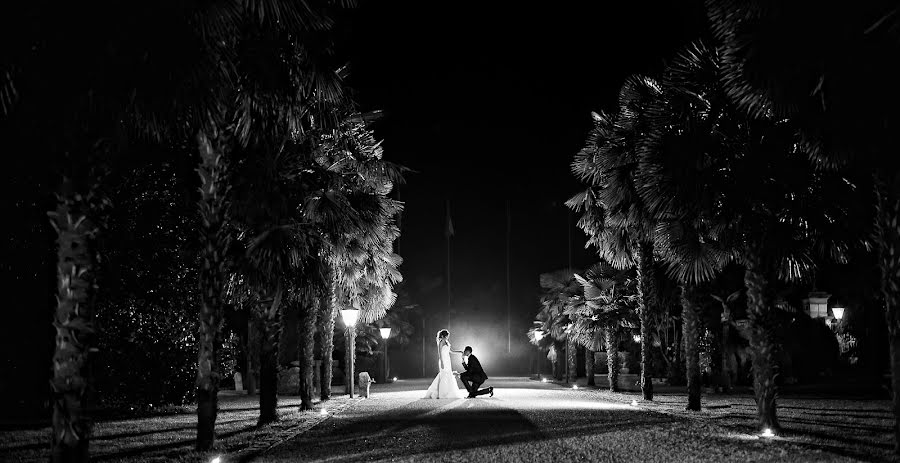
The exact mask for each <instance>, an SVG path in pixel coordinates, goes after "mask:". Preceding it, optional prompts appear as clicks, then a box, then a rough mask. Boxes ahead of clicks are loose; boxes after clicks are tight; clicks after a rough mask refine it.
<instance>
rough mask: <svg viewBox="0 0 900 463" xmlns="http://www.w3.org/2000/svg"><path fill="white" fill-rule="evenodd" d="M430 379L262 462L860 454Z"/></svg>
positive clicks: (568, 394) (362, 406)
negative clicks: (444, 394)
mask: <svg viewBox="0 0 900 463" xmlns="http://www.w3.org/2000/svg"><path fill="white" fill-rule="evenodd" d="M428 383H429V381H428V380H424V379H423V380H406V381H402V380H401V381H398V382H396V383H393V384H386V385H374V386H373V388H372V397H370V398H369V399H364V400H360V401H359V402H357V403H356V404H354V405H352V406H351V407H348V408H346V409H345V410H344V411H342V412H341V413H338V414H335V415H334V416H332V417H330V418H329V419H327V420H325V421H324V422H322V423H321V424H319V425H318V426H316V427H314V428H312V429H311V430H309V431H308V432H306V433H304V434H302V435H300V436H297V437H295V438H294V439H291V440H289V441H286V442H285V443H283V444H281V445H279V446H277V447H275V448H273V449H271V451H270V452H268V453H267V454H264V455H262V456H260V457H259V458H258V459H257V460H255V461H260V462H262V461H265V462H282V461H285V462H286V461H299V462H307V461H309V462H312V461H315V462H357V461H398V462H417V463H421V462H429V461H447V462H450V461H452V462H491V461H525V462H528V461H550V462H554V461H555V462H568V461H601V462H619V461H621V462H627V461H641V462H654V461H659V462H672V461H709V462H726V461H731V462H746V461H790V462H791V463H796V462H805V461H810V462H812V461H816V462H820V461H857V460H853V459H850V458H848V457H846V456H842V455H837V454H832V453H827V452H823V451H820V450H816V449H809V448H804V447H802V446H797V445H793V444H791V443H790V442H785V441H778V440H770V439H760V438H758V437H757V436H753V435H746V434H739V433H735V432H734V431H729V430H725V429H722V428H717V427H713V426H710V425H708V424H705V423H704V422H702V421H695V420H690V419H684V418H680V417H676V416H671V415H665V414H660V413H656V412H652V411H649V410H645V409H642V408H641V407H640V406H638V407H632V406H630V405H629V404H625V403H617V402H611V401H605V400H603V399H601V398H600V397H599V395H598V394H597V391H596V390H588V389H579V390H572V389H568V388H564V387H562V386H559V385H556V384H552V383H547V384H544V383H539V382H536V381H531V380H528V379H523V378H497V379H495V378H491V380H489V384H492V385H494V386H495V388H496V393H495V395H494V397H492V398H488V397H487V396H483V397H479V398H477V399H468V400H466V399H458V400H449V399H448V400H427V399H421V397H422V395H423V394H424V391H425V389H426V388H427V386H428Z"/></svg>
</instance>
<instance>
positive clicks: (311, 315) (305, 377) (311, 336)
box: [300, 298, 318, 410]
mask: <svg viewBox="0 0 900 463" xmlns="http://www.w3.org/2000/svg"><path fill="white" fill-rule="evenodd" d="M305 299H306V298H305ZM311 299H312V300H304V301H303V306H302V307H300V310H301V312H300V410H312V408H313V403H312V397H313V369H314V368H315V355H316V354H315V345H316V318H317V317H316V313H317V312H318V307H317V305H318V304H316V303H315V302H318V301H317V300H316V299H315V298H311Z"/></svg>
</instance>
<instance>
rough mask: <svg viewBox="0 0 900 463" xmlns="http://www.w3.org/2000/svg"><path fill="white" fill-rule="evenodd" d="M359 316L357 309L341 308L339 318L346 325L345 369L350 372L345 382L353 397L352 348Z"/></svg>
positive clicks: (354, 342) (354, 345)
mask: <svg viewBox="0 0 900 463" xmlns="http://www.w3.org/2000/svg"><path fill="white" fill-rule="evenodd" d="M358 318H359V309H342V310H341V319H342V320H343V321H344V325H345V326H346V327H347V359H348V361H347V369H348V370H349V372H350V375H349V378H348V381H347V384H348V385H349V387H348V388H347V389H348V392H349V393H350V398H351V399H352V398H353V360H354V359H353V357H354V355H353V354H354V352H353V351H354V349H356V341H355V339H354V338H355V337H356V336H355V335H356V320H357V319H358Z"/></svg>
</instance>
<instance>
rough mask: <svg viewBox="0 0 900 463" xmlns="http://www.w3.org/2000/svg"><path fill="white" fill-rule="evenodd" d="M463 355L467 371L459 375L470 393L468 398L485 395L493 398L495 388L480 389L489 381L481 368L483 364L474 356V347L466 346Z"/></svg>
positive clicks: (463, 362)
mask: <svg viewBox="0 0 900 463" xmlns="http://www.w3.org/2000/svg"><path fill="white" fill-rule="evenodd" d="M462 354H463V356H462V364H463V367H464V368H465V369H466V371H465V372H463V373H457V374H459V379H460V381H462V383H463V385H464V386H466V390H468V391H469V397H466V398H467V399H474V398H475V397H478V396H480V395H484V394H490V396H491V397H493V396H494V387H493V386H491V387H488V388H485V389H481V390H479V389H478V388H479V387H480V386H481V384H482V383H484V382H485V381H487V379H488V377H487V375H486V374H485V373H484V369H483V368H481V362H479V361H478V358H477V357H475V356H474V355H472V347H470V346H466V348H465V349H463V353H462ZM470 383H471V384H470Z"/></svg>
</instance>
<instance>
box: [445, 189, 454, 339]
mask: <svg viewBox="0 0 900 463" xmlns="http://www.w3.org/2000/svg"><path fill="white" fill-rule="evenodd" d="M445 235H446V236H447V326H448V327H449V326H450V310H451V309H450V308H451V295H452V292H451V289H450V237H451V236H453V219H451V218H450V200H449V199H448V200H447V230H446V233H445Z"/></svg>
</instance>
